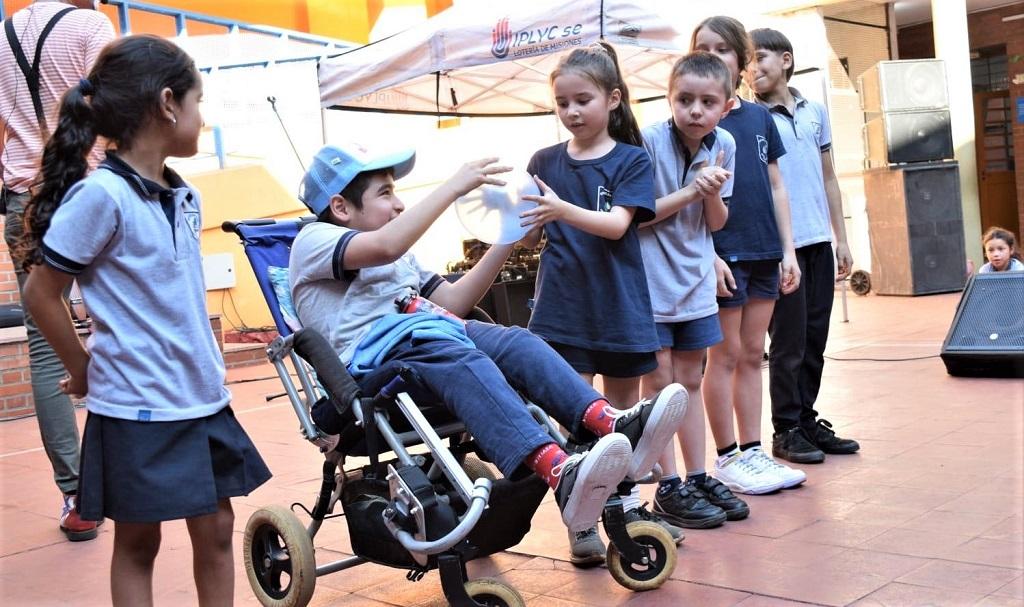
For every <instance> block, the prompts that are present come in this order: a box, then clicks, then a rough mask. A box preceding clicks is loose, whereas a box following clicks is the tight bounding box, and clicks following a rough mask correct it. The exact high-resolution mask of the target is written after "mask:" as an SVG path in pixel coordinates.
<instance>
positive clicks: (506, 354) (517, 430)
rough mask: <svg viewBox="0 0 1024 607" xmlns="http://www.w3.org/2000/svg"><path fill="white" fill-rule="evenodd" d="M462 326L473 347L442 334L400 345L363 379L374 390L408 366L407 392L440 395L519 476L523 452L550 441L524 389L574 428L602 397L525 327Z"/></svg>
mask: <svg viewBox="0 0 1024 607" xmlns="http://www.w3.org/2000/svg"><path fill="white" fill-rule="evenodd" d="M466 332H467V334H468V335H469V337H470V339H472V340H473V342H474V343H475V344H476V348H475V349H474V348H468V347H466V346H464V345H462V344H459V343H457V342H454V341H443V340H439V341H432V342H426V343H423V344H419V345H417V346H415V347H414V346H412V344H411V343H410V342H409V341H406V342H404V343H402V344H400V345H399V346H397V347H396V348H394V349H393V350H392V351H391V352H390V353H389V354H388V357H387V358H386V359H385V361H384V364H383V365H381V366H380V368H378V369H377V370H375V371H373V372H371V373H369V374H367V375H366V376H365V377H364V378H363V379H362V381H360V382H359V383H360V386H361V387H362V388H363V390H364V391H366V392H368V393H370V394H376V393H377V392H378V391H379V390H380V389H381V388H382V387H383V386H384V384H386V383H387V382H388V381H389V380H390V379H392V378H393V377H394V376H395V374H396V373H397V372H398V371H401V370H406V371H408V372H409V375H410V376H411V381H412V382H413V385H412V386H410V395H411V396H413V398H416V399H420V398H424V397H427V396H433V397H434V398H435V399H437V400H440V401H441V402H442V403H443V404H444V406H445V407H446V408H447V409H448V410H449V411H451V413H452V415H454V416H455V417H457V418H458V419H460V420H462V422H463V423H464V424H465V425H466V428H467V429H468V430H469V433H470V434H472V435H473V437H474V438H475V439H476V441H477V443H478V444H479V445H480V448H481V449H482V450H483V452H484V453H485V454H486V455H487V457H488V458H490V459H491V461H493V462H494V463H495V465H497V466H498V468H499V469H500V470H501V472H502V474H504V475H505V476H506V477H513V476H517V474H516V471H517V469H518V468H519V467H520V466H521V465H522V463H523V461H524V460H525V459H526V456H528V455H529V454H530V453H532V452H533V451H534V450H535V449H537V447H540V446H541V445H545V444H547V443H550V442H552V439H551V436H550V435H548V433H547V432H546V431H545V430H544V429H543V428H541V426H540V425H539V424H538V423H537V421H536V420H534V419H533V417H532V416H531V415H530V413H529V412H528V411H527V410H526V407H525V406H524V403H523V397H524V396H525V397H526V398H528V399H529V400H531V401H532V402H534V403H536V404H537V405H538V406H539V407H540V408H542V409H544V411H546V412H547V413H548V414H549V415H551V417H553V418H554V419H555V420H556V421H558V423H560V424H562V426H564V427H565V428H567V429H568V430H569V431H570V432H572V433H573V434H576V433H577V432H578V431H579V430H580V423H581V421H582V419H583V412H584V410H586V408H587V406H588V405H589V404H590V403H592V402H594V401H595V400H597V399H600V398H604V397H603V396H602V395H601V394H600V393H598V392H597V391H596V390H594V388H593V387H591V386H590V385H589V384H588V383H587V382H585V381H583V379H581V378H580V376H579V375H577V374H576V372H575V371H573V370H572V367H570V366H569V364H568V363H566V362H565V361H564V360H563V359H562V357H561V356H559V355H558V354H556V353H555V351H554V350H552V349H551V348H550V347H549V346H548V345H547V344H546V343H544V341H543V340H542V339H540V338H539V337H537V336H536V335H534V334H533V333H530V332H529V331H527V330H526V329H523V328H521V327H504V326H501V325H494V324H490V323H482V322H477V321H474V320H470V321H468V322H467V323H466ZM520 394H521V395H522V396H520Z"/></svg>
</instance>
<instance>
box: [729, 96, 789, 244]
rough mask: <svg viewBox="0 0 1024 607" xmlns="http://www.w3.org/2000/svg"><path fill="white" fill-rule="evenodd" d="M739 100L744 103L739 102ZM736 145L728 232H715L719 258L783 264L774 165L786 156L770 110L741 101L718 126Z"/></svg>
mask: <svg viewBox="0 0 1024 607" xmlns="http://www.w3.org/2000/svg"><path fill="white" fill-rule="evenodd" d="M737 99H739V98H737ZM718 126H719V128H723V129H725V130H726V131H729V133H730V134H731V135H732V137H733V139H735V140H736V170H735V172H734V173H733V180H734V183H733V189H732V199H731V200H729V219H728V221H726V222H725V227H723V228H722V229H721V230H719V231H717V232H714V233H713V234H712V238H713V239H714V241H715V252H716V253H718V256H719V257H721V258H722V259H724V260H725V261H728V262H736V261H753V260H780V259H782V243H781V241H780V240H779V226H778V223H777V222H776V221H775V205H774V199H773V198H772V183H771V178H770V177H769V175H768V163H770V162H775V161H776V160H778V159H779V158H780V157H781V156H782V155H784V154H785V153H786V147H785V146H784V145H783V143H782V138H781V137H780V136H779V129H778V128H777V127H776V126H775V121H774V120H772V116H771V114H769V113H768V110H767V109H765V108H763V107H761V106H760V105H757V104H756V103H750V102H747V101H740V106H739V107H737V108H734V109H733V110H732V111H730V112H729V114H728V115H726V117H725V118H722V120H721V121H720V122H719V123H718Z"/></svg>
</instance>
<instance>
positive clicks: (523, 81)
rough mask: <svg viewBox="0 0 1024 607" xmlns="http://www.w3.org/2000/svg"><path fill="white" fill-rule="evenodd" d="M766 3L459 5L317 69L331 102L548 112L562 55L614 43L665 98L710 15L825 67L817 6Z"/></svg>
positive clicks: (633, 92)
mask: <svg viewBox="0 0 1024 607" xmlns="http://www.w3.org/2000/svg"><path fill="white" fill-rule="evenodd" d="M758 5H761V6H763V3H760V2H754V1H752V0H733V1H732V2H730V3H728V5H727V6H722V7H717V8H713V7H712V8H709V7H707V6H706V4H705V3H700V5H699V6H698V5H697V3H694V2H683V1H679V0H675V1H673V0H572V1H570V2H564V3H561V4H560V5H556V4H554V3H551V2H540V1H538V0H517V1H516V2H513V3H497V2H494V3H492V2H478V3H472V4H456V5H455V6H453V7H452V8H449V9H448V10H446V11H444V12H442V13H440V14H439V15H437V16H435V17H433V18H431V19H428V20H427V21H425V22H423V23H422V24H420V25H417V26H415V27H412V28H410V29H408V30H405V31H403V32H401V33H399V34H395V35H394V36H391V37H389V38H386V39H384V40H380V41H378V42H374V43H371V44H368V45H366V46H362V47H359V48H356V49H353V50H351V51H347V52H344V53H341V54H339V55H335V56H332V57H330V58H328V59H325V60H323V61H321V63H320V66H319V70H318V71H319V80H320V101H321V105H322V106H323V107H326V108H335V109H346V110H370V111H385V112H400V113H412V114H429V115H445V116H521V115H536V114H546V113H550V112H551V110H552V102H551V99H550V92H549V87H548V74H550V73H551V70H552V69H553V68H554V66H555V64H556V63H557V61H558V57H559V55H560V54H561V53H563V52H565V51H568V50H571V49H573V48H578V47H580V46H585V45H587V44H591V43H593V42H597V41H599V40H605V41H607V42H610V43H611V44H613V45H614V46H615V48H616V51H617V52H618V55H619V62H620V65H621V68H622V71H623V74H624V75H625V78H626V84H627V85H628V86H629V90H630V97H631V98H632V99H633V100H634V101H644V100H648V99H656V98H659V97H661V96H663V95H664V93H665V86H666V84H667V81H668V74H669V71H670V69H671V67H672V64H673V63H674V62H675V60H676V58H677V57H678V56H679V55H680V54H681V53H685V52H686V51H687V49H688V47H689V43H690V35H691V32H692V30H693V28H694V27H695V26H696V24H697V23H699V22H700V21H701V20H702V19H704V18H705V17H707V16H709V15H712V14H727V15H731V16H734V17H736V18H738V19H740V20H741V21H742V22H743V23H744V25H746V27H748V28H751V29H752V28H755V27H775V28H777V29H780V30H781V31H783V32H784V33H786V34H787V36H788V37H789V38H790V39H791V40H792V42H793V45H794V47H795V48H794V51H795V55H796V58H797V69H798V71H800V70H803V69H815V68H817V69H824V68H826V67H827V65H828V63H827V60H828V48H829V46H828V41H827V40H826V37H825V28H824V25H823V23H822V20H821V17H820V16H819V14H818V13H817V12H816V11H813V10H810V11H801V12H798V13H793V14H790V15H787V16H784V17H780V16H765V15H761V14H760V13H759V11H758V9H757V8H756V7H757V6H758Z"/></svg>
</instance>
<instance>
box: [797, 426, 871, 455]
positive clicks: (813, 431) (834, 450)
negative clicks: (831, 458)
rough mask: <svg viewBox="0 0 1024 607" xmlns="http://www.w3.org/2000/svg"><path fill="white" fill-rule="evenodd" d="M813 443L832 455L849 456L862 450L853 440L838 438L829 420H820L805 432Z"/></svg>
mask: <svg viewBox="0 0 1024 607" xmlns="http://www.w3.org/2000/svg"><path fill="white" fill-rule="evenodd" d="M805 432H806V433H807V436H809V437H811V442H812V443H814V444H815V445H817V446H818V448H819V449H821V450H822V451H824V452H825V453H828V454H831V455H849V454H850V453H856V452H857V451H858V450H859V449H860V444H859V443H858V442H857V441H855V440H853V439H852V438H839V437H838V436H836V432H835V430H833V429H832V424H831V423H830V422H829V421H828V420H827V419H819V420H818V423H817V424H815V425H814V426H812V428H808V429H806V430H805Z"/></svg>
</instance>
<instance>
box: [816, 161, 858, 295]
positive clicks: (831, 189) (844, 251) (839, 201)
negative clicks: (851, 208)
mask: <svg viewBox="0 0 1024 607" xmlns="http://www.w3.org/2000/svg"><path fill="white" fill-rule="evenodd" d="M821 172H822V177H823V178H824V179H825V197H826V198H827V199H828V216H829V220H830V221H831V222H832V232H833V233H835V235H836V265H837V266H838V273H837V274H836V280H843V279H844V278H846V277H847V276H849V275H850V270H851V268H852V267H853V256H851V255H850V245H849V244H847V242H846V222H845V221H844V220H843V195H842V193H841V192H840V191H839V180H838V179H836V169H835V166H834V165H833V164H832V152H831V150H825V151H824V152H822V153H821Z"/></svg>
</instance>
